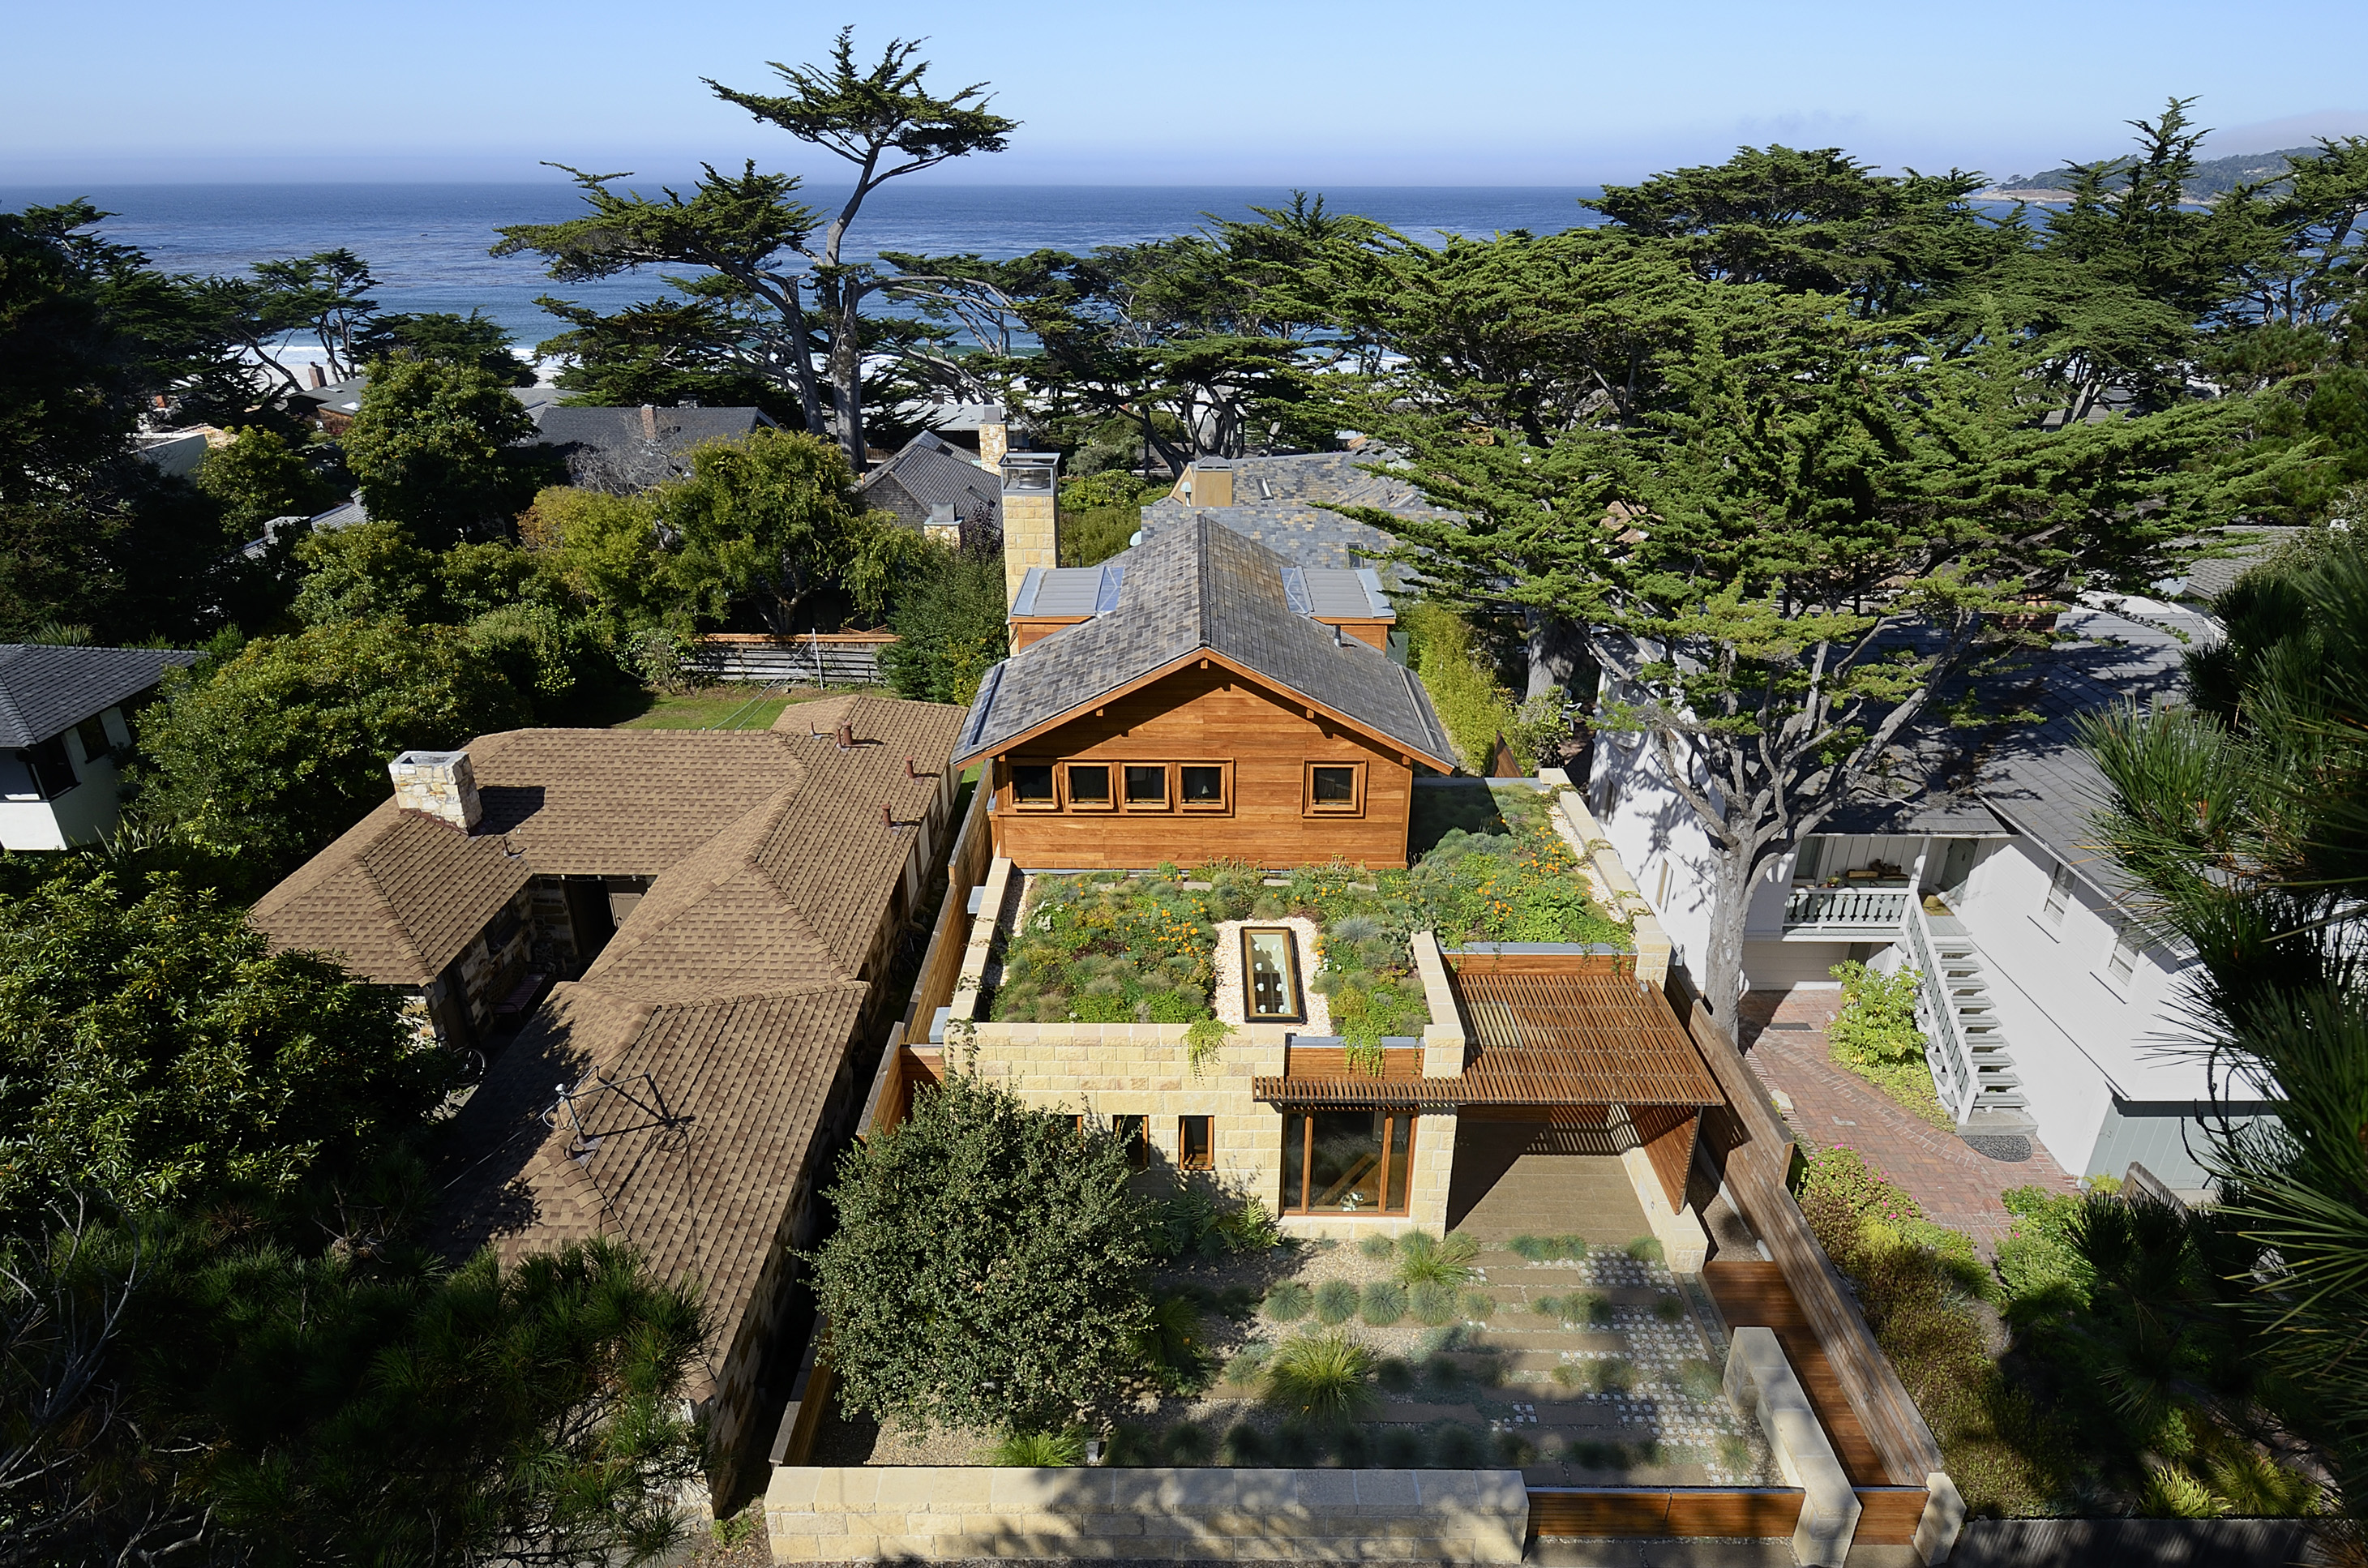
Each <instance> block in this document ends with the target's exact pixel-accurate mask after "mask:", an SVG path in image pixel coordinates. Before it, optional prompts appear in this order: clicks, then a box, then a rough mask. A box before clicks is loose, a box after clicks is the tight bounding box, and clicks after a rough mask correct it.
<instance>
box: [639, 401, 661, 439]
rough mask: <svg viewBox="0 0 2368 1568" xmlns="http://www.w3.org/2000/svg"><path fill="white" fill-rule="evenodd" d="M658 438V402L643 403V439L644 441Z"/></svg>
mask: <svg viewBox="0 0 2368 1568" xmlns="http://www.w3.org/2000/svg"><path fill="white" fill-rule="evenodd" d="M657 438H658V410H657V404H655V403H643V404H642V439H643V440H644V441H655V440H656V439H657Z"/></svg>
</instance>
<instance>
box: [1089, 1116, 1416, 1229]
mask: <svg viewBox="0 0 2368 1568" xmlns="http://www.w3.org/2000/svg"><path fill="white" fill-rule="evenodd" d="M1072 1120H1074V1121H1076V1122H1078V1123H1080V1124H1082V1122H1083V1120H1084V1119H1083V1118H1082V1117H1076V1118H1072ZM1414 1124H1415V1118H1414V1117H1413V1116H1412V1115H1410V1114H1409V1113H1407V1112H1406V1111H1403V1110H1391V1111H1365V1110H1356V1111H1334V1110H1319V1111H1295V1110H1292V1111H1285V1112H1284V1113H1283V1118H1282V1211H1283V1212H1284V1213H1286V1214H1360V1213H1361V1214H1403V1213H1405V1212H1406V1201H1407V1199H1408V1197H1409V1195H1410V1194H1411V1192H1412V1190H1413V1185H1414ZM1110 1130H1111V1131H1113V1132H1115V1133H1116V1134H1117V1135H1118V1140H1119V1142H1120V1143H1121V1145H1122V1146H1123V1147H1124V1148H1125V1150H1126V1152H1127V1163H1128V1165H1131V1166H1133V1168H1134V1169H1136V1170H1138V1171H1144V1170H1149V1169H1150V1168H1151V1158H1152V1147H1151V1118H1149V1117H1147V1116H1114V1117H1112V1118H1110ZM1216 1163H1217V1161H1216V1138H1215V1134H1214V1119H1213V1118H1211V1117H1206V1116H1179V1117H1178V1118H1177V1119H1176V1165H1177V1167H1178V1169H1179V1170H1188V1171H1206V1170H1213V1169H1214V1168H1215V1167H1216Z"/></svg>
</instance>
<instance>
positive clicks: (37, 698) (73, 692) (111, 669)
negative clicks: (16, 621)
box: [0, 642, 197, 746]
mask: <svg viewBox="0 0 2368 1568" xmlns="http://www.w3.org/2000/svg"><path fill="white" fill-rule="evenodd" d="M196 659H197V655H196V654H195V653H189V652H188V651H187V650H185V649H179V648H87V647H62V646H56V645H52V644H49V643H41V642H0V746H30V745H39V744H40V743H41V742H43V741H46V740H48V739H49V738H50V737H51V736H52V735H59V734H63V733H65V732H66V731H68V730H71V729H73V728H74V726H75V725H76V724H79V723H81V722H83V721H84V720H85V719H87V718H89V717H91V715H93V714H95V713H104V712H106V711H107V710H108V709H110V708H112V707H114V706H115V705H116V704H117V703H119V702H121V701H122V700H123V699H126V698H129V697H137V696H138V695H140V693H142V692H143V691H146V690H147V689H148V688H149V687H153V686H154V685H155V684H156V683H157V682H158V681H160V680H163V679H164V678H165V670H166V668H167V667H170V666H174V665H188V664H192V663H194V662H195V661H196Z"/></svg>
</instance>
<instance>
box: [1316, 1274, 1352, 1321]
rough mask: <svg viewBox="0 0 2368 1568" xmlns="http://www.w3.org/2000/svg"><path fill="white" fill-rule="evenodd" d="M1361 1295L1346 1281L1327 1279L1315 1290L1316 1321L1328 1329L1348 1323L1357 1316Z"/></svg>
mask: <svg viewBox="0 0 2368 1568" xmlns="http://www.w3.org/2000/svg"><path fill="white" fill-rule="evenodd" d="M1359 1300H1360V1292H1359V1290H1357V1287H1356V1286H1355V1285H1354V1284H1353V1283H1351V1282H1350V1281H1349V1280H1346V1279H1326V1281H1324V1283H1323V1284H1321V1285H1318V1286H1317V1287H1316V1288H1315V1321H1316V1322H1318V1323H1320V1324H1325V1325H1326V1327H1332V1326H1336V1325H1338V1324H1344V1323H1347V1322H1348V1321H1349V1319H1350V1318H1352V1317H1355V1316H1356V1315H1357V1304H1358V1301H1359Z"/></svg>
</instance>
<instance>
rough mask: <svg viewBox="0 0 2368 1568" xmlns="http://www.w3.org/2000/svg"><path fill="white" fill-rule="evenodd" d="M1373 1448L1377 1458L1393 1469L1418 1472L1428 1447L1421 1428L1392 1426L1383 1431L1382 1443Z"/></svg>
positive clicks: (1384, 1428)
mask: <svg viewBox="0 0 2368 1568" xmlns="http://www.w3.org/2000/svg"><path fill="white" fill-rule="evenodd" d="M1373 1448H1374V1454H1375V1457H1376V1458H1378V1459H1379V1460H1381V1461H1382V1463H1383V1464H1385V1465H1387V1466H1389V1467H1390V1468H1391V1469H1393V1470H1416V1469H1418V1468H1420V1467H1421V1464H1422V1461H1423V1459H1424V1457H1425V1454H1426V1449H1427V1446H1426V1445H1425V1444H1424V1442H1423V1440H1422V1428H1421V1427H1419V1426H1400V1425H1392V1426H1385V1427H1383V1429H1382V1437H1381V1441H1380V1442H1378V1443H1376V1444H1374V1445H1373Z"/></svg>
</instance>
